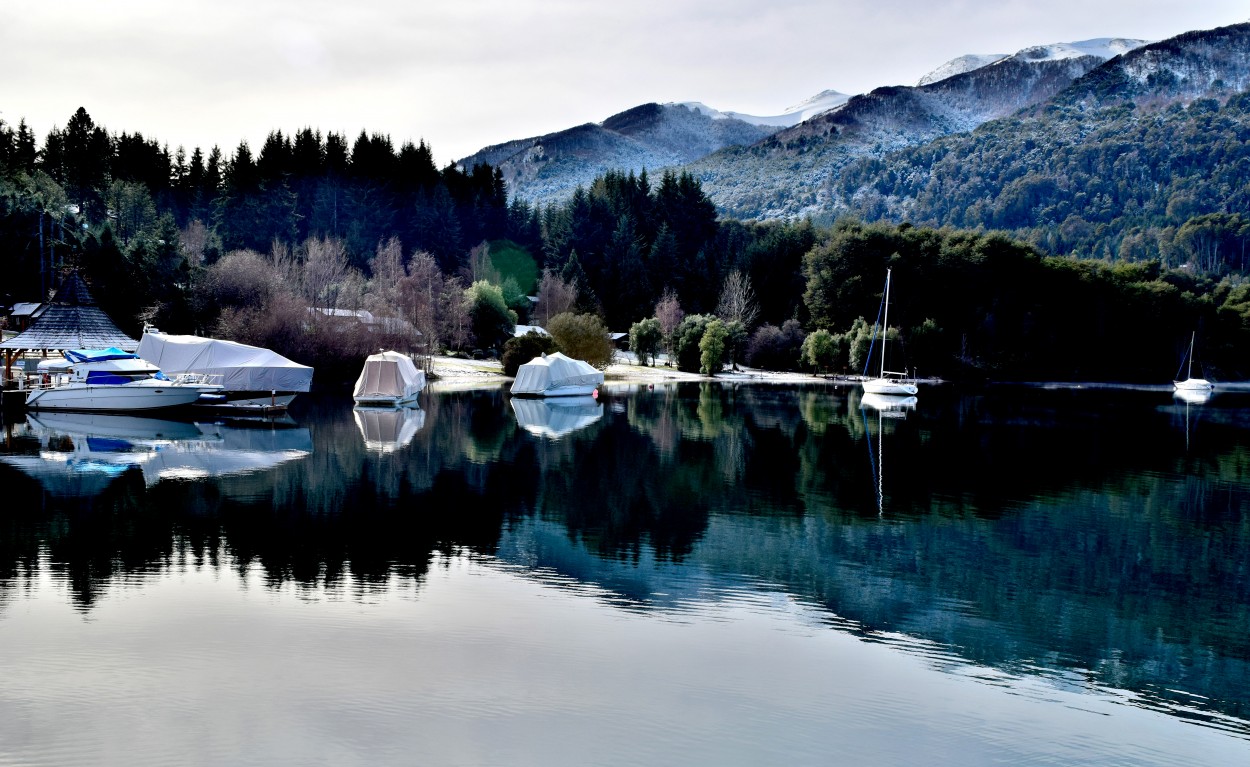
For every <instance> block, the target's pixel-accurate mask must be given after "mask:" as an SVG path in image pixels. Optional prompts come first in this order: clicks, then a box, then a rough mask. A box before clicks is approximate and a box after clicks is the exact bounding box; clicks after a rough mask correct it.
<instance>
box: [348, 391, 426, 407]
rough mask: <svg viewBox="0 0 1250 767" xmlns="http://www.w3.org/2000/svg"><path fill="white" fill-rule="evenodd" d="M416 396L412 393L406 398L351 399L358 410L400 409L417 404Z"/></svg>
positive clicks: (362, 397) (364, 397) (365, 397)
mask: <svg viewBox="0 0 1250 767" xmlns="http://www.w3.org/2000/svg"><path fill="white" fill-rule="evenodd" d="M417 394H418V393H417V392H413V393H412V394H408V395H406V396H395V397H381V396H378V397H368V396H361V397H353V398H352V401H353V402H355V403H356V407H360V408H383V409H387V408H400V407H409V406H411V405H415V404H417Z"/></svg>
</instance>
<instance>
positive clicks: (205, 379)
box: [170, 373, 223, 386]
mask: <svg viewBox="0 0 1250 767" xmlns="http://www.w3.org/2000/svg"><path fill="white" fill-rule="evenodd" d="M222 378H223V376H222V375H221V374H220V373H179V374H178V375H176V376H173V377H172V378H171V379H170V380H172V381H173V382H174V383H177V384H194V385H197V386H220V385H221V381H222ZM214 379H215V380H214Z"/></svg>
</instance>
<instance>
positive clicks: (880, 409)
mask: <svg viewBox="0 0 1250 767" xmlns="http://www.w3.org/2000/svg"><path fill="white" fill-rule="evenodd" d="M917 401H918V400H917V399H916V398H915V397H913V396H908V395H902V394H873V393H871V392H865V393H864V394H863V396H862V397H860V400H859V404H860V407H866V408H871V409H873V410H875V411H877V413H878V415H880V416H881V417H883V418H906V417H907V411H909V410H915V409H916V403H917Z"/></svg>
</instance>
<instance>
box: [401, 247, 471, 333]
mask: <svg viewBox="0 0 1250 767" xmlns="http://www.w3.org/2000/svg"><path fill="white" fill-rule="evenodd" d="M398 306H399V307H400V309H401V311H402V314H403V317H404V319H406V320H408V322H410V323H412V325H413V327H415V328H416V329H417V331H418V332H419V333H421V341H422V345H423V346H424V347H425V349H426V352H427V353H428V354H437V353H438V352H439V350H440V349H442V348H444V347H447V346H451V347H459V346H463V345H464V344H466V343H468V335H469V318H468V312H467V310H466V309H465V306H464V288H463V286H462V285H461V284H460V282H459V281H458V280H456V279H448V278H447V277H446V276H445V275H444V274H443V272H442V271H441V270H440V269H439V268H438V262H437V261H436V260H435V258H434V256H432V255H430V254H429V253H426V252H424V251H420V252H417V253H414V254H413V256H412V260H411V261H410V262H409V263H408V269H407V275H406V276H405V277H403V278H401V279H400V280H399V283H398Z"/></svg>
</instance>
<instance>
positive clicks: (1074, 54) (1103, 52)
mask: <svg viewBox="0 0 1250 767" xmlns="http://www.w3.org/2000/svg"><path fill="white" fill-rule="evenodd" d="M1149 43H1150V41H1149V40H1130V39H1127V38H1123V37H1099V38H1095V39H1093V40H1081V41H1080V42H1075V43H1051V44H1050V45H1035V46H1033V47H1031V48H1025V49H1024V50H1022V51H1019V52H1017V53H1015V54H1014V57H1016V58H1022V59H1027V60H1029V61H1058V60H1060V59H1074V58H1078V57H1080V56H1095V57H1097V58H1099V59H1102V60H1104V61H1106V60H1107V59H1110V58H1114V57H1115V56H1119V55H1120V54H1122V53H1128V52H1129V51H1131V50H1133V49H1134V48H1140V47H1141V46H1143V45H1148V44H1149ZM1012 57H1013V56H1012V55H1008V54H1006V53H969V54H967V55H965V56H959V57H958V58H954V59H951V60H950V61H948V62H946V63H945V64H943V65H942V66H940V67H938V68H937V69H935V70H933V71H932V72H930V73H928V74H927V75H925V76H924V77H922V78H920V79H919V80H918V81H917V82H916V85H917V86H921V85H932V84H933V83H936V82H941V81H942V80H945V79H946V78H948V77H954V76H955V75H962V74H964V73H965V72H971V71H972V70H974V69H980V68H981V67H988V66H990V65H991V64H997V63H998V62H1000V61H1002V60H1003V59H1007V58H1012Z"/></svg>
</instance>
